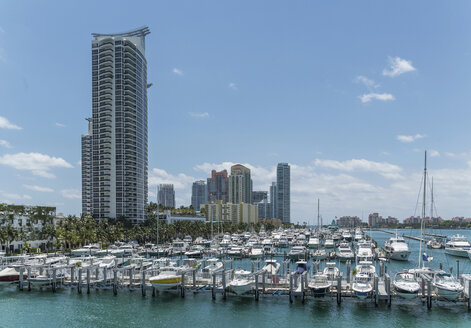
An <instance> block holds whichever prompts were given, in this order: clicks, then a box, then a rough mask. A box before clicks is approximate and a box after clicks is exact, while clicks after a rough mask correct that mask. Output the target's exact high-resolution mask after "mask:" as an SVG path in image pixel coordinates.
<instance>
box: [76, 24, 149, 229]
mask: <svg viewBox="0 0 471 328" xmlns="http://www.w3.org/2000/svg"><path fill="white" fill-rule="evenodd" d="M149 33H150V31H149V28H147V27H144V28H140V29H137V30H133V31H130V32H127V33H118V34H99V33H94V34H92V35H93V37H94V40H92V118H91V125H92V133H91V136H92V137H91V150H92V152H93V153H92V155H90V156H91V167H92V169H91V176H92V182H91V183H92V197H91V204H92V205H91V207H90V206H88V202H89V200H88V199H87V198H85V199H84V202H86V203H85V204H83V206H82V207H86V210H87V211H88V210H89V209H91V212H92V213H93V216H94V217H95V218H118V217H125V218H127V219H130V220H132V221H134V222H139V221H142V220H144V219H145V218H146V205H147V87H148V85H147V61H146V57H145V36H146V35H147V34H149ZM84 149H86V147H85V148H82V150H84ZM82 156H83V158H86V157H87V156H89V155H88V154H83V155H82ZM89 173H90V171H85V172H84V174H85V175H84V176H83V180H84V182H83V183H82V185H83V184H85V185H86V183H87V181H88V180H87V179H88V178H87V175H88V174H89Z"/></svg>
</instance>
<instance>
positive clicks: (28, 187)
mask: <svg viewBox="0 0 471 328" xmlns="http://www.w3.org/2000/svg"><path fill="white" fill-rule="evenodd" d="M23 187H25V188H26V189H29V190H33V191H39V192H53V191H54V189H52V188H48V187H41V186H36V185H26V184H24V185H23Z"/></svg>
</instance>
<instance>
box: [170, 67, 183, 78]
mask: <svg viewBox="0 0 471 328" xmlns="http://www.w3.org/2000/svg"><path fill="white" fill-rule="evenodd" d="M172 72H173V73H174V74H176V75H179V76H182V75H183V71H182V70H181V69H178V68H174V69H173V71H172Z"/></svg>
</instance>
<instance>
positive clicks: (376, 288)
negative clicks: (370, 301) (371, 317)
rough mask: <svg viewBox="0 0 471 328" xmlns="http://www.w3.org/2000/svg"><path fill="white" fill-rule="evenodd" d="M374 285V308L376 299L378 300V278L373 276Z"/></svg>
mask: <svg viewBox="0 0 471 328" xmlns="http://www.w3.org/2000/svg"><path fill="white" fill-rule="evenodd" d="M374 284H375V286H374V287H375V297H374V302H375V306H378V299H379V286H378V276H377V275H375V280H374Z"/></svg>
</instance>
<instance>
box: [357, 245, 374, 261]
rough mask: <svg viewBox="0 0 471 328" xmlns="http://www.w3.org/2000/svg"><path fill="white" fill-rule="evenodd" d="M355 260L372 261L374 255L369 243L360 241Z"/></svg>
mask: <svg viewBox="0 0 471 328" xmlns="http://www.w3.org/2000/svg"><path fill="white" fill-rule="evenodd" d="M357 259H358V260H359V261H373V259H374V255H373V250H372V248H371V243H370V242H369V241H366V240H361V241H359V242H358V245H357Z"/></svg>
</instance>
